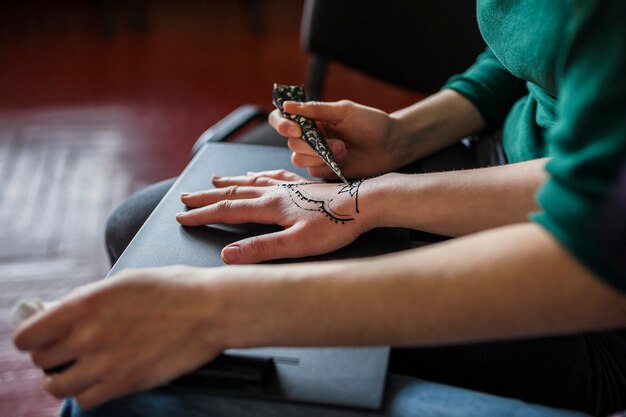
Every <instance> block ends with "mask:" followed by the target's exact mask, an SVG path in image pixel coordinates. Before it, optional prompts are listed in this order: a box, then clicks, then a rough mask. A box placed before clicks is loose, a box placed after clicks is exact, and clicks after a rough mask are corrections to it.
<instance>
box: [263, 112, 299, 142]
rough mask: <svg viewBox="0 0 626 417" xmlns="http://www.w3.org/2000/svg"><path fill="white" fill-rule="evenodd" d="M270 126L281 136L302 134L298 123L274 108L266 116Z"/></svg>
mask: <svg viewBox="0 0 626 417" xmlns="http://www.w3.org/2000/svg"><path fill="white" fill-rule="evenodd" d="M268 122H269V124H270V126H272V127H273V128H274V130H276V131H277V132H278V133H279V134H280V135H282V136H293V137H300V136H302V131H301V130H300V125H299V124H298V123H296V122H294V121H293V120H289V119H287V118H285V117H283V115H282V114H281V113H280V111H278V110H274V111H273V112H271V113H270V115H269V117H268Z"/></svg>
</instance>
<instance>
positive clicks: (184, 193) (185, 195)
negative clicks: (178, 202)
mask: <svg viewBox="0 0 626 417" xmlns="http://www.w3.org/2000/svg"><path fill="white" fill-rule="evenodd" d="M180 196H181V197H189V193H186V192H183V193H180Z"/></svg>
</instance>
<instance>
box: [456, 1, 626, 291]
mask: <svg viewBox="0 0 626 417" xmlns="http://www.w3.org/2000/svg"><path fill="white" fill-rule="evenodd" d="M478 23H479V26H480V30H481V33H482V35H483V37H484V39H485V41H486V43H487V45H488V49H487V50H486V51H485V52H484V53H483V54H481V55H480V56H479V57H478V59H477V61H476V63H475V64H474V65H473V66H472V67H471V68H469V69H468V70H467V71H466V72H465V73H463V74H461V75H457V76H454V77H452V78H451V79H450V80H449V81H448V83H447V84H446V85H445V86H444V88H451V89H454V90H456V91H458V92H460V93H461V94H463V95H464V96H466V97H467V98H468V99H469V100H471V101H472V102H473V103H474V104H475V105H476V107H477V108H478V110H479V111H480V112H481V114H482V115H483V117H484V119H485V120H486V122H487V124H488V126H489V127H490V128H498V127H500V126H503V145H504V150H505V153H506V156H507V158H508V160H509V162H519V161H525V160H529V159H533V158H541V157H545V156H548V157H551V160H550V161H549V162H548V164H547V170H548V172H549V174H550V178H549V180H548V181H547V182H546V184H544V186H543V187H542V188H541V189H540V191H539V192H538V194H537V196H536V198H537V200H538V202H539V205H540V207H541V211H540V212H538V213H534V214H532V215H531V219H532V220H533V221H535V222H537V223H539V224H541V225H542V226H544V227H545V228H546V229H547V230H548V231H549V232H550V233H552V234H553V235H554V236H555V237H556V238H557V239H558V240H559V241H560V242H561V243H562V244H563V245H564V246H565V247H566V248H567V249H568V250H569V251H570V252H571V253H572V254H573V255H574V256H575V257H576V258H578V259H579V260H580V261H581V262H582V263H583V264H584V265H586V266H587V267H588V268H589V269H590V270H592V271H593V272H595V274H596V275H598V276H599V277H601V278H603V279H605V280H606V281H607V282H609V283H610V284H612V285H614V286H616V287H618V288H620V289H622V290H625V291H626V277H625V276H624V274H623V271H624V269H623V267H624V265H625V264H626V253H622V254H621V255H622V256H621V258H622V259H616V258H615V256H610V255H609V253H611V252H612V253H614V252H615V251H614V250H613V249H615V248H608V247H606V246H605V242H604V239H603V236H604V234H605V232H607V231H608V230H609V229H608V228H610V227H611V226H610V225H611V223H612V222H614V223H615V224H617V225H618V227H622V229H621V230H624V229H623V227H624V225H625V224H626V211H625V210H626V207H623V206H622V209H623V210H618V211H617V212H615V211H614V212H613V213H612V214H611V216H615V217H614V218H607V217H606V215H605V213H606V210H604V208H605V207H606V206H607V205H612V206H615V205H614V204H612V202H611V201H610V199H611V196H613V195H615V192H616V187H617V184H618V179H619V177H620V172H626V171H623V170H624V168H626V0H524V1H512V0H478ZM607 225H608V226H607ZM607 227H608V228H607ZM612 242H613V243H614V242H615V240H613V241H612ZM625 242H626V236H623V234H622V235H621V237H620V242H619V243H620V244H621V245H623V246H621V247H622V248H626V244H625ZM618 257H619V256H618ZM620 271H621V272H620Z"/></svg>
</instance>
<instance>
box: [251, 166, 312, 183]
mask: <svg viewBox="0 0 626 417" xmlns="http://www.w3.org/2000/svg"><path fill="white" fill-rule="evenodd" d="M248 176H259V177H269V178H274V179H277V180H281V181H294V182H295V181H306V180H307V179H306V178H304V177H302V176H300V175H298V174H296V173H295V172H291V171H287V170H286V169H274V170H271V171H261V172H248Z"/></svg>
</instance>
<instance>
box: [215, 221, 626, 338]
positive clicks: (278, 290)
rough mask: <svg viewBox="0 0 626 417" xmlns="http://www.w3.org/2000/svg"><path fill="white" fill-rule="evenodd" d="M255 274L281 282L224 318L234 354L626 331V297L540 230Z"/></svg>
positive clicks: (524, 227) (507, 231)
mask: <svg viewBox="0 0 626 417" xmlns="http://www.w3.org/2000/svg"><path fill="white" fill-rule="evenodd" d="M250 271H252V269H250ZM256 271H257V272H256V273H252V274H250V276H252V275H257V274H258V275H259V276H263V275H265V276H266V277H268V276H272V277H274V279H270V280H268V281H266V282H265V287H264V288H263V289H260V288H258V290H260V291H259V292H253V291H248V292H247V293H248V294H249V298H247V299H238V300H237V303H236V304H237V305H238V306H243V310H242V309H239V308H237V309H233V310H232V311H225V312H224V313H223V317H224V323H225V327H224V328H223V329H222V330H223V331H224V334H223V336H222V337H223V338H224V340H226V343H227V345H229V346H266V345H361V344H363V345H376V344H383V345H385V344H391V345H414V346H418V345H437V344H445V343H456V342H470V341H484V340H494V339H507V338H518V337H528V336H540V335H553V334H559V333H570V332H580V331H588V330H600V329H608V328H616V327H623V326H626V297H625V296H624V295H623V294H621V293H618V292H617V291H616V290H614V289H612V288H609V287H608V286H606V285H605V284H604V283H603V282H601V281H600V280H599V279H597V278H596V277H594V276H593V275H592V274H591V273H590V272H589V271H588V270H586V269H585V268H584V267H582V266H581V264H579V263H578V262H577V261H576V260H575V259H574V258H572V257H571V256H570V255H569V253H567V252H566V251H565V250H564V249H563V248H562V247H561V246H560V245H559V244H558V243H557V241H555V240H554V239H553V238H552V236H551V235H550V234H548V233H547V232H546V231H545V230H544V229H542V228H541V227H540V226H538V225H535V224H532V223H525V224H520V225H514V226H507V227H504V228H499V229H496V230H492V231H488V232H484V233H480V234H476V235H472V236H468V237H465V238H459V239H455V240H454V241H450V242H447V243H443V244H438V245H433V246H430V247H428V248H424V249H418V250H414V251H409V252H404V253H399V254H395V255H387V256H384V257H379V258H372V259H370V260H358V261H351V262H336V263H325V264H315V265H314V264H306V265H305V264H302V265H298V266H282V267H271V269H268V270H267V275H266V274H264V273H263V271H262V270H261V269H257V270H256ZM246 281H248V282H249V283H250V285H253V286H254V285H255V284H254V281H252V280H246ZM257 282H258V281H257ZM233 296H234V297H235V298H233V299H234V300H235V299H237V295H236V294H233ZM207 331H213V332H214V331H215V329H213V330H208V329H207Z"/></svg>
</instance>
